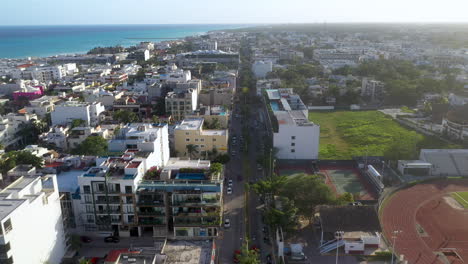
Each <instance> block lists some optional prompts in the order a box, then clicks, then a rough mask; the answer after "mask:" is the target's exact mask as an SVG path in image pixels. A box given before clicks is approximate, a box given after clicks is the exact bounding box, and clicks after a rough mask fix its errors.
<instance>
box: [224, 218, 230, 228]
mask: <svg viewBox="0 0 468 264" xmlns="http://www.w3.org/2000/svg"><path fill="white" fill-rule="evenodd" d="M224 227H225V228H229V227H231V220H229V219H225V220H224Z"/></svg>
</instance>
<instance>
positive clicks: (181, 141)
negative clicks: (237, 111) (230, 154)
mask: <svg viewBox="0 0 468 264" xmlns="http://www.w3.org/2000/svg"><path fill="white" fill-rule="evenodd" d="M203 123H204V119H203V118H188V119H184V120H183V121H182V123H181V124H180V125H177V126H176V127H175V129H174V141H175V144H174V145H175V150H176V153H177V156H179V157H203V155H206V153H207V152H208V151H213V149H216V150H217V151H218V153H227V151H228V137H229V135H228V130H227V129H220V130H211V129H210V130H208V129H203ZM188 145H194V146H195V147H196V151H194V152H192V153H189V151H188V149H187V146H188Z"/></svg>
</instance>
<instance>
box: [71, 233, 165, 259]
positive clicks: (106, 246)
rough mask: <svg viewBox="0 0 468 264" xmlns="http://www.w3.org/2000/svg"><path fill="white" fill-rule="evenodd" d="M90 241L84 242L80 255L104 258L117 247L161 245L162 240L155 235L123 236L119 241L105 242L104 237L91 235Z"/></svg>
mask: <svg viewBox="0 0 468 264" xmlns="http://www.w3.org/2000/svg"><path fill="white" fill-rule="evenodd" d="M91 239H92V241H91V242H90V243H83V244H82V247H81V249H80V250H79V251H78V256H82V257H86V258H91V257H99V258H102V257H104V256H105V255H107V254H108V253H109V251H111V250H115V249H129V248H138V247H154V246H155V245H156V247H160V246H161V243H162V241H161V240H160V239H155V238H153V237H121V238H120V242H119V243H105V242H104V238H103V237H91Z"/></svg>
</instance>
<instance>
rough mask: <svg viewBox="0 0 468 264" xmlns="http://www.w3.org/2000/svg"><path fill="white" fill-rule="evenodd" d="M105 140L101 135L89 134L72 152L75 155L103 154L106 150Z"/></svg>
mask: <svg viewBox="0 0 468 264" xmlns="http://www.w3.org/2000/svg"><path fill="white" fill-rule="evenodd" d="M107 146H108V144H107V140H106V139H105V138H103V137H101V136H89V137H87V138H86V139H85V140H84V141H83V142H81V144H80V145H78V147H76V148H75V149H74V150H73V151H72V153H73V154H76V155H89V156H104V155H106V154H107V153H108V151H107Z"/></svg>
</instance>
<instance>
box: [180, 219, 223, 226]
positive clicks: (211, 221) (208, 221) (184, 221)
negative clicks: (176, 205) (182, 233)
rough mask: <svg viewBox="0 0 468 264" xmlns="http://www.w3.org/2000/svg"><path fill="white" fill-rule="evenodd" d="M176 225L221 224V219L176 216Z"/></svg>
mask: <svg viewBox="0 0 468 264" xmlns="http://www.w3.org/2000/svg"><path fill="white" fill-rule="evenodd" d="M174 225H175V226H219V225H221V220H220V219H219V218H212V219H201V218H200V219H197V218H174Z"/></svg>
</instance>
